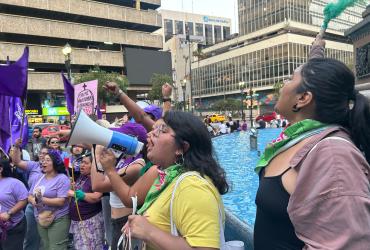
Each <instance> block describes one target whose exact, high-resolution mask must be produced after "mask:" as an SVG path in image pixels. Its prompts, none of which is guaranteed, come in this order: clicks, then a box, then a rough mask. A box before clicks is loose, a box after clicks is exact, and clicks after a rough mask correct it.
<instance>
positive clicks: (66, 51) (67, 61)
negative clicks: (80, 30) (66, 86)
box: [62, 43, 72, 81]
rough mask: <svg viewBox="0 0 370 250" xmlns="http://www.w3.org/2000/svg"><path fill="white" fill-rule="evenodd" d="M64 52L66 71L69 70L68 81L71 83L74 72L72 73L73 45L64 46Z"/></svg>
mask: <svg viewBox="0 0 370 250" xmlns="http://www.w3.org/2000/svg"><path fill="white" fill-rule="evenodd" d="M62 52H63V55H64V57H65V61H64V63H65V66H66V69H67V77H68V80H69V81H71V80H72V71H71V53H72V47H71V45H69V43H66V45H64V47H63V49H62Z"/></svg>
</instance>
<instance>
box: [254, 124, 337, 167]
mask: <svg viewBox="0 0 370 250" xmlns="http://www.w3.org/2000/svg"><path fill="white" fill-rule="evenodd" d="M328 127H330V126H328V125H327V124H324V123H321V122H319V121H316V120H311V119H306V120H303V121H300V122H297V123H294V124H292V125H290V126H288V127H287V128H286V129H285V130H284V131H283V132H282V133H281V134H280V136H279V137H278V138H277V139H275V140H273V141H272V142H271V143H269V144H268V145H267V146H266V149H265V152H264V153H263V154H262V156H261V157H260V159H259V161H258V163H257V166H256V168H255V169H254V171H255V172H256V173H259V171H260V170H261V169H263V168H264V167H266V166H267V165H268V164H269V163H270V161H271V160H272V159H273V158H274V157H275V156H276V155H278V154H280V153H281V152H283V151H285V150H287V149H288V148H290V147H292V146H294V145H296V144H297V143H298V142H300V141H302V140H304V139H306V138H308V137H310V136H312V135H315V134H318V133H320V132H322V131H324V130H325V129H327V128H328Z"/></svg>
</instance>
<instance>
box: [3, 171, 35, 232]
mask: <svg viewBox="0 0 370 250" xmlns="http://www.w3.org/2000/svg"><path fill="white" fill-rule="evenodd" d="M0 190H1V192H0V213H4V212H7V211H8V210H9V209H11V208H12V207H14V206H15V204H17V202H19V201H22V200H26V199H27V196H28V192H27V189H26V187H25V186H24V184H23V183H22V182H21V181H19V180H17V179H15V178H11V177H6V178H3V179H1V180H0ZM23 216H24V212H23V209H21V210H20V211H19V212H17V213H15V214H14V215H12V217H11V219H10V222H11V223H10V228H13V227H14V226H16V225H17V224H18V223H19V222H20V221H21V220H22V218H23Z"/></svg>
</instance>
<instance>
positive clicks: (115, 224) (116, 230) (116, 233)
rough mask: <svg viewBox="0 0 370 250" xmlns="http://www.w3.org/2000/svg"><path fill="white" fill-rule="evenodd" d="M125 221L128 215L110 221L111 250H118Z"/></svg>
mask: <svg viewBox="0 0 370 250" xmlns="http://www.w3.org/2000/svg"><path fill="white" fill-rule="evenodd" d="M127 219H128V215H127V216H124V217H122V218H118V219H111V223H112V246H111V249H112V250H118V248H117V244H118V240H119V238H120V237H121V235H122V232H121V229H122V227H123V226H124V225H125V224H126V222H127ZM119 249H122V245H121V246H120V248H119ZM0 250H1V249H0Z"/></svg>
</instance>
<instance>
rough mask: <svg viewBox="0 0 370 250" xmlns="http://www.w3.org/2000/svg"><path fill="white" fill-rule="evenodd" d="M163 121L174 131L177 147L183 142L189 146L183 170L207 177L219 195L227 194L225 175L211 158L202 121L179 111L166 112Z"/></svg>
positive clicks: (210, 142)
mask: <svg viewBox="0 0 370 250" xmlns="http://www.w3.org/2000/svg"><path fill="white" fill-rule="evenodd" d="M163 120H164V122H165V123H166V124H167V125H168V126H170V127H171V128H172V129H173V130H174V131H175V133H176V136H175V141H176V144H177V145H178V146H179V147H183V146H184V142H187V143H189V145H190V147H189V149H188V151H186V152H185V153H184V164H183V168H184V170H185V171H197V172H199V173H200V174H201V175H202V176H204V175H207V176H208V177H209V178H211V180H212V181H213V184H214V185H215V186H216V188H217V189H218V191H219V192H220V194H225V193H227V192H228V191H229V185H228V183H227V182H226V173H225V171H224V170H223V169H222V168H221V167H220V165H219V164H218V163H217V162H216V160H215V158H214V157H213V147H212V141H211V136H210V134H209V133H208V131H207V129H206V127H205V126H204V124H203V123H202V121H200V120H199V119H198V118H197V117H195V116H193V115H191V114H190V113H185V112H180V111H168V112H167V113H166V114H165V116H164V117H163Z"/></svg>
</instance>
